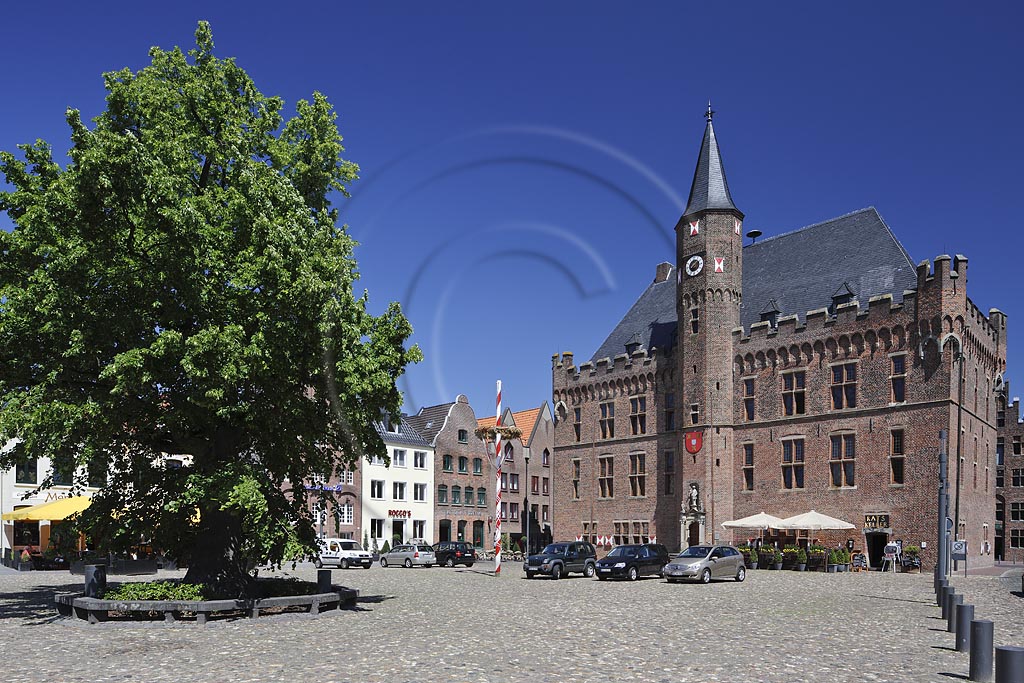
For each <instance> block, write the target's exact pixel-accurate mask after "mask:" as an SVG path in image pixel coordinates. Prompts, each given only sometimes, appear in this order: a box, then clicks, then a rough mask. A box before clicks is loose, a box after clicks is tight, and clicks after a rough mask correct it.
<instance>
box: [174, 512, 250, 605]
mask: <svg viewBox="0 0 1024 683" xmlns="http://www.w3.org/2000/svg"><path fill="white" fill-rule="evenodd" d="M200 514H201V515H202V520H201V522H200V533H199V536H198V538H197V539H196V545H195V549H194V550H193V552H192V559H191V561H190V563H189V568H188V572H187V573H186V574H185V578H184V582H185V583H202V584H205V585H206V586H207V591H208V592H209V593H210V594H211V595H212V596H215V597H224V598H228V597H231V598H250V597H253V590H254V588H255V580H254V577H253V576H252V574H251V573H250V567H249V566H248V560H247V558H246V557H245V555H244V553H243V552H242V547H243V546H242V541H243V538H242V520H241V519H240V518H239V517H237V516H235V515H233V514H231V513H230V512H227V511H224V510H221V509H220V504H219V503H218V502H216V501H210V503H209V504H206V505H202V506H201V507H200Z"/></svg>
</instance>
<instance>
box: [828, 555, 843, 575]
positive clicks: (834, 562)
mask: <svg viewBox="0 0 1024 683" xmlns="http://www.w3.org/2000/svg"><path fill="white" fill-rule="evenodd" d="M840 552H841V551H839V550H829V551H828V573H829V574H835V573H836V572H837V571H839V563H840V559H841V555H840Z"/></svg>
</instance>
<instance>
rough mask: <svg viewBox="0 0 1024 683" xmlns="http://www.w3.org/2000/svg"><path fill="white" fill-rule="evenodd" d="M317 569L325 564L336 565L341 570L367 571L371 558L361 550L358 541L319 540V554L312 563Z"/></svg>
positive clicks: (345, 539)
mask: <svg viewBox="0 0 1024 683" xmlns="http://www.w3.org/2000/svg"><path fill="white" fill-rule="evenodd" d="M313 564H315V565H316V568H317V569H320V568H321V567H323V566H324V565H325V564H334V565H338V566H339V567H341V568H342V569H348V568H349V567H353V566H355V567H362V568H363V569H369V568H370V566H371V565H373V557H372V556H371V555H370V553H368V552H366V551H365V550H363V547H362V546H361V545H359V542H358V541H355V540H353V539H351V538H322V539H320V554H319V555H318V556H317V558H316V559H315V560H314V561H313Z"/></svg>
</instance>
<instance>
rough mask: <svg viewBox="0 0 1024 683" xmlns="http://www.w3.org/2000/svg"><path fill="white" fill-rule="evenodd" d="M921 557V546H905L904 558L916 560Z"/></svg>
mask: <svg viewBox="0 0 1024 683" xmlns="http://www.w3.org/2000/svg"><path fill="white" fill-rule="evenodd" d="M920 555H921V548H920V546H916V545H905V546H903V556H904V557H907V558H909V559H914V558H916V557H919V556H920Z"/></svg>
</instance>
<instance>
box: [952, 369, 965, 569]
mask: <svg viewBox="0 0 1024 683" xmlns="http://www.w3.org/2000/svg"><path fill="white" fill-rule="evenodd" d="M964 358H966V356H964V352H963V349H961V350H960V351H959V352H958V353H957V357H956V359H955V360H956V361H957V362H958V363H959V364H958V366H957V367H958V368H959V370H958V372H957V375H958V376H959V383H960V388H959V389H958V390H957V398H956V491H955V492H954V496H955V498H956V504H955V506H954V509H953V538H954V539H957V538H959V537H960V477H961V474H960V470H961V467H960V461H961V459H962V457H963V456H962V455H961V453H962V451H961V446H960V444H961V443H962V442H963V414H964ZM957 567H958V563H957V562H956V561H954V563H953V569H954V570H955V569H957Z"/></svg>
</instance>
